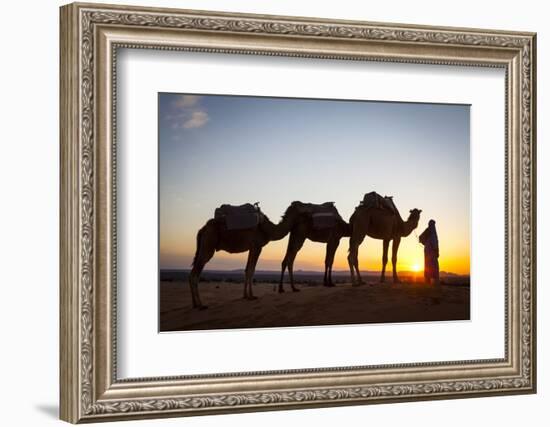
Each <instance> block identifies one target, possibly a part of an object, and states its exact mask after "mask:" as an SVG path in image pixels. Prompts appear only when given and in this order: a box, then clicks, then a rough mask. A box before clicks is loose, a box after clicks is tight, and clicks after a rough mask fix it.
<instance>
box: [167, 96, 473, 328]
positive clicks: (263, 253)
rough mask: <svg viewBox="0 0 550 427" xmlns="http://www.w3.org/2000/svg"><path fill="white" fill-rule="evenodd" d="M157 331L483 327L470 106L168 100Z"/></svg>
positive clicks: (217, 98)
mask: <svg viewBox="0 0 550 427" xmlns="http://www.w3.org/2000/svg"><path fill="white" fill-rule="evenodd" d="M158 124H159V129H158V131H159V132H158V134H159V141H158V147H159V148H158V150H159V151H158V153H159V200H158V203H159V207H158V208H159V285H158V286H159V290H158V292H159V330H160V332H169V331H194V330H219V329H236V328H238V329H248V328H272V327H277V328H280V327H305V326H308V327H310V326H326V325H351V324H369V323H392V322H400V323H403V322H427V321H457V320H469V319H470V106H469V105H462V104H461V105H458V104H435V103H433V104H432V103H411V102H386V101H383V102H382V101H368V100H340V99H338V100H335V99H302V98H279V97H259V96H236V95H215V94H181V93H159V96H158Z"/></svg>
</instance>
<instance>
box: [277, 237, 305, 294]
mask: <svg viewBox="0 0 550 427" xmlns="http://www.w3.org/2000/svg"><path fill="white" fill-rule="evenodd" d="M304 241H305V238H304V239H301V238H299V237H297V236H296V233H292V232H291V233H290V237H289V238H288V245H287V248H286V254H285V257H284V258H283V261H282V263H281V280H280V281H279V293H282V292H284V291H285V290H284V288H283V282H284V278H285V270H286V269H287V268H288V269H289V270H288V273H289V276H290V267H289V265H290V264H293V263H294V259H295V258H296V255H297V254H298V251H299V250H300V249H301V248H302V245H303V244H304ZM291 286H292V290H293V291H294V292H298V289H296V288H295V287H294V283H293V280H292V281H291Z"/></svg>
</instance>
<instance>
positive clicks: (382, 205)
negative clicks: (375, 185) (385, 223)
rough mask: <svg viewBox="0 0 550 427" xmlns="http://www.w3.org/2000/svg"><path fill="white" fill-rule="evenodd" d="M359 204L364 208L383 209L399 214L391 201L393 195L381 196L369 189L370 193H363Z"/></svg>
mask: <svg viewBox="0 0 550 427" xmlns="http://www.w3.org/2000/svg"><path fill="white" fill-rule="evenodd" d="M361 206H363V207H365V208H378V209H385V210H388V211H390V212H392V213H394V214H396V215H399V211H398V210H397V207H396V206H395V203H393V196H384V197H382V196H381V195H380V194H378V193H377V192H376V191H371V192H370V193H367V194H365V196H364V197H363V200H362V201H361Z"/></svg>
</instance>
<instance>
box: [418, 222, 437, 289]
mask: <svg viewBox="0 0 550 427" xmlns="http://www.w3.org/2000/svg"><path fill="white" fill-rule="evenodd" d="M418 240H419V241H420V243H421V244H422V245H424V278H425V279H426V283H431V281H432V280H433V282H434V283H435V284H436V285H439V260H438V258H439V240H438V238H437V231H436V229H435V221H434V220H433V219H430V221H429V222H428V227H427V228H426V229H425V230H424V231H423V232H422V234H421V235H420V237H419V238H418Z"/></svg>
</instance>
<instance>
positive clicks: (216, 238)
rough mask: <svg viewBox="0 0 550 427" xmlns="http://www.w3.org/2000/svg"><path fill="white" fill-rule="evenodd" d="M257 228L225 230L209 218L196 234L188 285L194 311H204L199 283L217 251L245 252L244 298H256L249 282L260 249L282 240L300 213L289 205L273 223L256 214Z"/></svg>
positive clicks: (218, 221) (220, 220)
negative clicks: (276, 221)
mask: <svg viewBox="0 0 550 427" xmlns="http://www.w3.org/2000/svg"><path fill="white" fill-rule="evenodd" d="M259 215H260V219H259V223H258V225H256V226H255V227H252V228H247V229H240V230H239V229H237V230H231V229H228V228H227V226H226V223H225V221H224V220H223V219H220V218H212V219H210V220H208V221H207V223H206V224H205V225H204V226H203V227H202V228H201V229H200V230H199V231H198V233H197V249H196V252H195V257H194V259H193V264H192V269H191V273H190V274H189V286H190V289H191V298H192V301H193V308H198V309H201V310H202V309H205V308H207V306H205V305H203V304H202V302H201V299H200V295H199V290H198V284H199V279H200V274H201V272H202V270H203V269H204V266H205V265H206V263H207V262H208V261H210V259H211V258H212V257H213V256H214V253H215V252H216V251H220V250H223V251H226V252H229V253H241V252H247V251H248V260H247V263H246V268H245V280H244V295H243V297H244V299H248V300H252V299H256V297H254V295H253V294H252V279H253V277H254V271H255V269H256V264H257V262H258V258H259V256H260V253H261V252H262V248H263V247H264V246H265V245H266V244H267V243H269V242H271V241H274V240H281V239H282V238H284V237H285V236H286V235H287V234H288V233H289V232H290V229H291V228H292V226H293V224H294V222H295V219H296V218H297V217H298V215H299V213H298V211H297V210H296V209H295V207H293V206H292V205H290V206H289V207H288V209H287V210H286V212H285V213H284V215H283V217H282V219H281V221H280V222H279V223H278V224H274V223H273V222H271V221H270V220H269V218H268V217H267V216H266V215H265V214H263V213H262V212H260V213H259Z"/></svg>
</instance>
